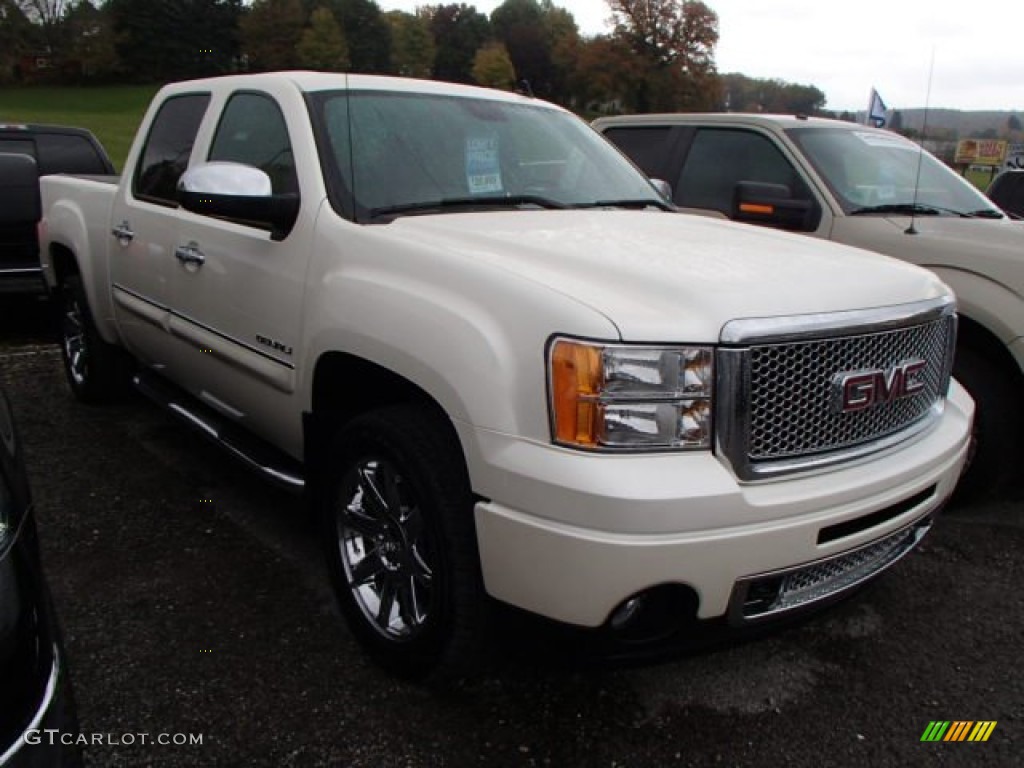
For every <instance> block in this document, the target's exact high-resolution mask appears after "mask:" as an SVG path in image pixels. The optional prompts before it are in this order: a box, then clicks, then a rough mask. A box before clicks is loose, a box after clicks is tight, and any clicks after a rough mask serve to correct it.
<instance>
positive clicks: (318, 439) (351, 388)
mask: <svg viewBox="0 0 1024 768" xmlns="http://www.w3.org/2000/svg"><path fill="white" fill-rule="evenodd" d="M407 403H415V404H421V405H422V406H423V407H424V408H426V409H429V410H430V411H432V412H434V413H435V414H436V415H437V416H439V417H442V418H440V419H439V422H440V423H443V424H445V425H446V426H447V428H448V430H449V432H448V438H449V439H450V440H452V441H453V445H454V446H456V447H457V449H458V451H459V456H460V457H461V459H462V465H463V468H464V469H465V470H466V473H467V477H468V474H469V472H468V466H467V461H466V452H465V450H464V448H463V446H462V441H461V439H460V438H459V434H458V431H457V430H456V429H455V425H454V423H453V422H452V420H451V417H450V416H449V415H448V412H447V411H446V409H445V408H444V407H443V406H442V405H441V403H440V402H439V401H438V400H437V399H436V398H435V397H434V396H432V395H431V394H430V393H429V392H427V391H426V390H425V389H423V388H422V387H420V386H419V385H418V384H416V383H415V382H413V381H410V380H409V379H407V378H406V377H404V376H402V375H401V374H398V373H396V372H395V371H393V370H391V369H389V368H386V367H384V366H382V365H379V364H377V363H374V362H372V361H370V360H367V359H366V358H363V357H359V356H357V355H353V354H350V353H347V352H340V351H330V352H325V353H323V354H321V355H320V357H319V358H318V359H317V361H316V365H315V366H314V370H313V377H312V389H311V397H310V410H309V411H308V412H307V413H306V414H304V439H303V441H304V445H305V450H304V453H305V457H306V463H307V465H308V466H309V467H310V469H311V470H312V471H310V472H309V473H307V474H308V475H309V476H310V477H311V478H315V477H317V475H319V472H318V470H319V469H320V468H321V466H322V465H321V464H320V462H321V461H322V460H323V457H324V454H325V452H326V451H325V448H326V445H327V443H328V441H329V440H330V439H331V437H332V435H333V434H334V432H335V431H336V430H337V429H338V428H339V427H340V426H341V425H343V424H344V423H345V422H346V421H349V420H350V419H352V418H353V417H355V416H358V415H359V414H362V413H367V412H369V411H372V410H376V409H380V408H385V407H388V406H395V405H400V404H407Z"/></svg>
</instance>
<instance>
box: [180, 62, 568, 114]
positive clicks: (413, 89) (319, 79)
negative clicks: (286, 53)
mask: <svg viewBox="0 0 1024 768" xmlns="http://www.w3.org/2000/svg"><path fill="white" fill-rule="evenodd" d="M282 81H284V82H289V83H291V84H292V85H293V86H294V87H295V88H297V89H298V90H300V91H304V92H307V93H314V92H317V91H332V90H356V91H371V90H372V91H394V92H398V93H424V94H435V95H439V96H462V97H465V98H475V99H490V100H493V101H507V102H520V103H523V104H531V105H537V106H544V107H550V108H551V109H556V110H561V109H562V108H561V107H558V106H556V105H554V104H550V103H548V102H546V101H542V100H540V99H534V98H531V97H529V96H523V95H521V94H517V93H511V92H508V91H499V90H495V89H492V88H481V87H479V86H474V85H459V84H456V83H445V82H439V81H436V80H418V79H414V78H406V77H389V76H384V75H360V74H348V73H345V72H309V71H301V70H296V71H285V72H264V73H258V74H252V75H227V76H223V77H211V78H205V79H202V80H189V81H185V82H180V83H172V84H170V85H167V86H165V87H164V88H162V89H161V91H160V95H161V96H166V95H168V94H170V93H179V92H187V91H194V90H196V88H203V89H210V90H221V89H224V90H229V91H230V90H236V89H238V88H246V87H248V88H253V87H259V86H260V84H261V83H271V82H282Z"/></svg>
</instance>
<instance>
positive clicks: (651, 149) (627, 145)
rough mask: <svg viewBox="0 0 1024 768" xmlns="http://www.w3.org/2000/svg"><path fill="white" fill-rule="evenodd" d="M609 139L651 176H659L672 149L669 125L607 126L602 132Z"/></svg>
mask: <svg viewBox="0 0 1024 768" xmlns="http://www.w3.org/2000/svg"><path fill="white" fill-rule="evenodd" d="M604 135H605V136H606V137H608V139H609V141H611V142H612V144H614V145H615V146H617V147H618V148H619V149H621V150H622V153H623V154H624V155H625V156H626V157H628V158H629V159H630V160H632V161H633V162H634V163H635V164H636V166H637V168H639V169H640V170H641V171H643V172H644V173H646V174H647V175H648V176H650V177H651V178H661V174H662V173H663V171H662V169H663V168H664V167H665V164H666V162H667V161H668V159H669V158H668V155H669V153H670V152H671V151H672V143H671V142H670V141H669V139H671V137H672V127H671V126H667V125H665V126H656V125H652V126H643V127H637V128H609V129H608V130H606V131H605V132H604Z"/></svg>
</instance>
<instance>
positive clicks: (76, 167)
mask: <svg viewBox="0 0 1024 768" xmlns="http://www.w3.org/2000/svg"><path fill="white" fill-rule="evenodd" d="M36 144H37V145H38V146H39V173H40V175H45V174H47V173H87V174H89V173H91V174H104V173H107V166H106V164H105V163H104V162H103V160H102V158H101V157H100V156H99V154H98V153H97V152H96V149H95V147H93V145H92V144H91V143H90V142H89V140H88V139H86V138H85V137H84V136H69V135H62V134H57V133H41V134H39V136H38V137H37V138H36Z"/></svg>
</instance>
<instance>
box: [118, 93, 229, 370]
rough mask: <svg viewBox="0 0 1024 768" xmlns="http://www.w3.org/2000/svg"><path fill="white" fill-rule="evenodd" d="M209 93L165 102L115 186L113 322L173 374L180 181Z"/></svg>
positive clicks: (146, 358)
mask: <svg viewBox="0 0 1024 768" xmlns="http://www.w3.org/2000/svg"><path fill="white" fill-rule="evenodd" d="M209 103H210V94H209V93H189V94H182V95H175V96H171V97H169V98H168V99H166V100H165V101H164V102H163V104H161V105H160V108H159V110H158V112H157V114H156V116H155V117H154V118H153V121H152V123H151V125H150V128H149V132H148V135H147V136H146V142H145V144H144V146H143V147H142V150H141V152H140V154H139V157H138V160H137V162H136V165H135V172H134V174H133V176H132V178H131V179H126V180H125V181H124V183H122V184H121V186H120V187H119V188H118V192H117V195H116V196H115V199H114V206H113V210H112V217H111V218H112V220H111V222H110V224H109V225H108V227H107V231H106V232H105V233H104V236H105V237H106V239H107V242H108V243H109V247H108V253H109V254H110V257H109V265H110V283H111V286H112V288H111V290H112V292H113V296H112V298H113V306H114V316H115V318H116V320H117V323H118V326H119V327H120V330H121V334H122V337H123V338H124V341H125V344H126V345H127V346H128V347H129V349H131V351H132V352H133V353H134V354H135V356H136V357H137V358H138V359H139V360H141V361H142V362H143V363H146V364H148V365H150V366H152V367H154V368H156V369H158V370H161V371H163V372H166V373H169V372H170V367H171V366H170V357H169V352H170V349H171V348H170V344H169V342H170V339H169V337H168V333H167V331H168V327H169V318H170V314H169V302H170V281H171V278H172V276H173V275H174V268H175V266H176V265H177V262H176V260H175V258H174V249H175V246H176V242H177V227H178V222H177V216H178V203H177V199H176V188H177V184H178V179H179V178H180V177H181V174H182V173H184V172H185V169H186V168H187V167H188V163H189V158H190V157H191V154H192V147H193V145H194V144H195V140H196V135H197V133H198V131H199V126H200V124H201V123H202V120H203V115H204V114H205V113H206V110H207V107H208V106H209Z"/></svg>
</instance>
